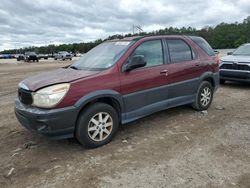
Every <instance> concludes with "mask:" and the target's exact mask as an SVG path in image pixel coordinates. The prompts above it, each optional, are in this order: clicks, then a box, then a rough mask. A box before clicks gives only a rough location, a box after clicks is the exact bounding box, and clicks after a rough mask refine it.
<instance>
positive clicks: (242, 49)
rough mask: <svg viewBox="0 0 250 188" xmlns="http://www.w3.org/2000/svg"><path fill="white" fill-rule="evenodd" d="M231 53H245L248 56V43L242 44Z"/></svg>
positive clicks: (249, 48)
mask: <svg viewBox="0 0 250 188" xmlns="http://www.w3.org/2000/svg"><path fill="white" fill-rule="evenodd" d="M233 55H246V56H250V45H243V46H240V47H239V48H238V49H236V50H235V51H234V53H233Z"/></svg>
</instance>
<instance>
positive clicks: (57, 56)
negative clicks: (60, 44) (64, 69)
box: [54, 51, 72, 61]
mask: <svg viewBox="0 0 250 188" xmlns="http://www.w3.org/2000/svg"><path fill="white" fill-rule="evenodd" d="M54 59H55V60H63V61H64V60H68V59H69V60H72V54H71V53H69V52H67V51H60V52H58V53H57V54H55V56H54Z"/></svg>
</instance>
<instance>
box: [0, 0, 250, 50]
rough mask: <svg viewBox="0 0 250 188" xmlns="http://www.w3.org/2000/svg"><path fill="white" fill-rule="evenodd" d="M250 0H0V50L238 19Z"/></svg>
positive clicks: (247, 11)
mask: <svg viewBox="0 0 250 188" xmlns="http://www.w3.org/2000/svg"><path fill="white" fill-rule="evenodd" d="M248 15H250V0H154V1H153V0H71V1H70V0H1V2H0V50H3V49H11V48H20V47H25V46H31V45H35V46H41V45H48V44H52V43H53V44H60V43H72V42H83V41H92V40H95V39H98V38H106V37H108V36H109V35H112V34H117V33H119V34H125V33H128V32H132V25H133V24H136V25H140V26H141V27H142V29H143V30H144V31H152V30H157V29H160V28H165V27H169V26H173V27H182V26H186V27H188V26H191V27H196V28H202V27H204V26H207V25H210V26H214V25H216V24H218V23H221V22H227V23H232V22H236V21H240V22H241V21H242V20H243V19H244V18H246V17H247V16H248Z"/></svg>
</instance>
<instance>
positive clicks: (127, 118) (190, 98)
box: [122, 94, 195, 124]
mask: <svg viewBox="0 0 250 188" xmlns="http://www.w3.org/2000/svg"><path fill="white" fill-rule="evenodd" d="M194 101H195V94H194V95H187V96H181V97H176V98H171V99H168V100H164V101H160V102H157V103H154V104H150V105H147V106H144V107H142V108H139V109H137V110H134V111H131V112H127V113H122V124H126V123H129V122H131V121H134V120H137V119H140V118H142V117H145V116H148V115H150V114H153V113H155V112H159V111H162V110H166V109H169V108H172V107H176V106H181V105H185V104H190V103H193V102H194Z"/></svg>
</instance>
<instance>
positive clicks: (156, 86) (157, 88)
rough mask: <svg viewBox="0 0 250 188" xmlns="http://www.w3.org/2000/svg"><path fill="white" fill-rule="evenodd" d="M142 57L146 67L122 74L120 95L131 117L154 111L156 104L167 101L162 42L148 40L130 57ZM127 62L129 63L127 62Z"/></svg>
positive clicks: (165, 67) (165, 68)
mask: <svg viewBox="0 0 250 188" xmlns="http://www.w3.org/2000/svg"><path fill="white" fill-rule="evenodd" d="M134 55H143V56H144V58H145V61H146V66H145V67H142V68H138V69H134V70H131V71H129V72H122V73H121V75H120V80H121V93H122V95H123V99H124V104H125V109H126V112H127V113H129V112H130V114H131V113H132V114H133V115H132V114H131V115H132V116H137V117H138V116H140V115H141V114H145V113H146V111H147V107H148V109H150V108H151V110H154V106H152V105H156V103H158V102H160V101H163V100H166V99H167V95H168V93H167V80H168V79H167V74H168V72H167V66H168V65H167V64H164V55H163V43H162V40H160V39H159V40H150V41H145V42H143V43H142V44H140V45H139V46H138V47H137V48H136V49H135V50H134V52H133V53H132V54H131V55H130V58H132V57H133V56H134ZM128 62H129V61H128Z"/></svg>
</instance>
